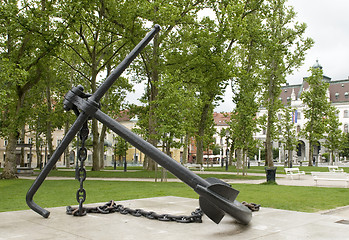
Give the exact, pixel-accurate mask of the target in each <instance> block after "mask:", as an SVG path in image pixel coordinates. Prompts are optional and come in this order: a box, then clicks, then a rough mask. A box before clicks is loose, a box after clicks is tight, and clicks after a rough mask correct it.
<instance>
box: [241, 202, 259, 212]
mask: <svg viewBox="0 0 349 240" xmlns="http://www.w3.org/2000/svg"><path fill="white" fill-rule="evenodd" d="M241 204H242V205H244V206H246V207H248V208H249V209H250V210H251V211H252V212H257V211H259V208H260V207H261V205H260V204H256V203H248V202H245V201H243V202H241Z"/></svg>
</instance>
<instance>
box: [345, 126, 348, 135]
mask: <svg viewBox="0 0 349 240" xmlns="http://www.w3.org/2000/svg"><path fill="white" fill-rule="evenodd" d="M344 133H348V124H344Z"/></svg>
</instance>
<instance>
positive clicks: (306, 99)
mask: <svg viewBox="0 0 349 240" xmlns="http://www.w3.org/2000/svg"><path fill="white" fill-rule="evenodd" d="M309 71H310V72H311V76H310V77H308V78H307V79H306V81H307V83H308V84H309V88H308V89H306V90H305V91H303V92H302V95H301V99H302V101H303V103H304V104H305V105H306V108H305V110H304V116H305V118H306V119H307V122H306V124H305V126H304V129H302V134H303V135H304V136H305V138H306V139H307V140H308V141H309V154H308V156H309V158H308V161H309V166H312V165H313V152H314V146H316V145H317V144H318V141H319V140H320V139H323V138H324V133H325V132H326V124H327V120H326V118H327V117H328V113H329V110H330V109H331V104H330V102H329V99H328V96H327V91H328V87H329V83H328V82H326V81H325V80H324V79H323V72H322V69H321V68H320V67H316V68H315V67H312V68H310V70H309Z"/></svg>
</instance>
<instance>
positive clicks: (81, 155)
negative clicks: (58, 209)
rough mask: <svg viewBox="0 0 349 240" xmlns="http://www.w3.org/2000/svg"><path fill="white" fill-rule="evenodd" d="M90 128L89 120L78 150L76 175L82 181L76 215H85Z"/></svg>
mask: <svg viewBox="0 0 349 240" xmlns="http://www.w3.org/2000/svg"><path fill="white" fill-rule="evenodd" d="M88 134H89V130H88V124H87V121H86V122H85V123H84V125H83V126H82V128H81V130H80V133H79V137H80V140H81V147H80V149H79V151H78V160H79V167H78V168H76V169H75V175H76V178H77V180H78V181H79V183H80V188H79V189H78V190H77V192H76V201H77V202H78V203H79V207H78V208H77V209H76V210H75V212H74V214H73V215H74V216H85V215H86V209H85V208H84V207H83V203H84V202H85V201H86V190H85V189H84V181H85V179H86V169H85V160H86V158H87V149H86V147H85V142H86V139H87V137H88Z"/></svg>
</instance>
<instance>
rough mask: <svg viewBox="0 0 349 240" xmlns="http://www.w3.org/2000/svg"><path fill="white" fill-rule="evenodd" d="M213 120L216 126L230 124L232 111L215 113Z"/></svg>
mask: <svg viewBox="0 0 349 240" xmlns="http://www.w3.org/2000/svg"><path fill="white" fill-rule="evenodd" d="M213 120H214V123H215V125H216V126H228V124H227V122H229V121H230V113H217V112H214V113H213Z"/></svg>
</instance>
